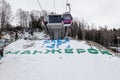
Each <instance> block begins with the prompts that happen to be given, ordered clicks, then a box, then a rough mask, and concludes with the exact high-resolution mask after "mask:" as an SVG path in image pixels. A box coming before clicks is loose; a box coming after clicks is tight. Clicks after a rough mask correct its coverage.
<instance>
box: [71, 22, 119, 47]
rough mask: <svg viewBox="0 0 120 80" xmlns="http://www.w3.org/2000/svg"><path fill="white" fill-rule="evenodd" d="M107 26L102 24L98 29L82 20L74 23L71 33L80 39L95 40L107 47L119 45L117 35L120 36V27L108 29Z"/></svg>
mask: <svg viewBox="0 0 120 80" xmlns="http://www.w3.org/2000/svg"><path fill="white" fill-rule="evenodd" d="M107 27H108V26H101V27H99V29H97V26H95V25H88V24H87V23H86V22H85V21H84V20H81V21H79V22H74V23H73V25H72V28H70V32H69V35H70V36H71V37H74V38H76V39H79V40H90V41H94V42H97V43H99V44H101V45H103V46H105V47H108V46H116V47H117V46H118V39H117V37H120V28H119V29H115V28H113V29H108V28H107ZM119 42H120V41H119Z"/></svg>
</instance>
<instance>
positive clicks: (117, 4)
mask: <svg viewBox="0 0 120 80" xmlns="http://www.w3.org/2000/svg"><path fill="white" fill-rule="evenodd" d="M7 1H8V2H9V3H10V5H11V6H12V9H13V11H15V10H17V9H19V8H22V9H23V10H28V11H30V10H33V9H36V10H40V8H39V6H38V3H37V0H7ZM39 1H40V3H41V5H42V8H43V9H45V10H48V11H54V7H53V0H39ZM68 1H69V2H70V3H71V8H72V12H71V13H72V15H73V16H75V17H78V18H79V19H84V20H85V21H87V22H88V23H89V24H93V23H94V24H95V25H97V26H100V25H108V26H110V27H109V28H120V16H119V15H120V0H68ZM65 2H66V1H65V0H55V4H56V11H57V12H58V13H63V12H64V11H65V4H66V3H65Z"/></svg>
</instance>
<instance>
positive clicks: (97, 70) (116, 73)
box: [0, 39, 120, 80]
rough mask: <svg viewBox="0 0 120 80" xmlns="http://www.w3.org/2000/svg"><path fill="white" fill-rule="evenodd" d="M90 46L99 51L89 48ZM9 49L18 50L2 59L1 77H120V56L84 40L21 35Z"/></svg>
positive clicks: (82, 79) (56, 79)
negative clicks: (34, 38) (107, 52)
mask: <svg viewBox="0 0 120 80" xmlns="http://www.w3.org/2000/svg"><path fill="white" fill-rule="evenodd" d="M91 47H92V48H94V49H95V50H97V54H93V53H90V52H89V51H88V49H91ZM71 49H73V50H71ZM77 49H82V50H83V52H82V51H81V53H78V52H77ZM66 50H68V51H66ZM8 51H11V52H17V51H19V52H18V53H17V54H6V55H5V57H4V58H3V59H2V60H1V62H2V64H0V80H120V59H119V58H117V57H115V56H114V55H108V54H102V53H101V52H100V51H99V49H97V48H96V47H94V46H89V45H87V44H86V42H85V41H77V40H69V39H66V40H35V41H34V40H33V41H30V40H23V39H21V40H17V41H16V42H13V43H11V44H10V45H8V46H7V47H6V48H5V53H7V52H8ZM35 51H38V52H36V53H35V54H33V53H34V52H35ZM49 51H50V52H49ZM52 51H53V52H52ZM55 51H56V52H55Z"/></svg>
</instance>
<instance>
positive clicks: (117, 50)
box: [117, 37, 120, 56]
mask: <svg viewBox="0 0 120 80" xmlns="http://www.w3.org/2000/svg"><path fill="white" fill-rule="evenodd" d="M117 39H118V48H117V53H118V56H119V39H120V37H117Z"/></svg>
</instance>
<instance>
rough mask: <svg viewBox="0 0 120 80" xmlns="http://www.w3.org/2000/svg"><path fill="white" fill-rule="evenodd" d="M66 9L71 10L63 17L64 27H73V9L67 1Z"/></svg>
mask: <svg viewBox="0 0 120 80" xmlns="http://www.w3.org/2000/svg"><path fill="white" fill-rule="evenodd" d="M66 7H68V8H69V11H68V12H65V13H64V14H63V16H62V21H63V25H64V26H71V24H72V20H73V18H72V15H71V14H70V12H71V7H70V4H69V3H68V1H66Z"/></svg>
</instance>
